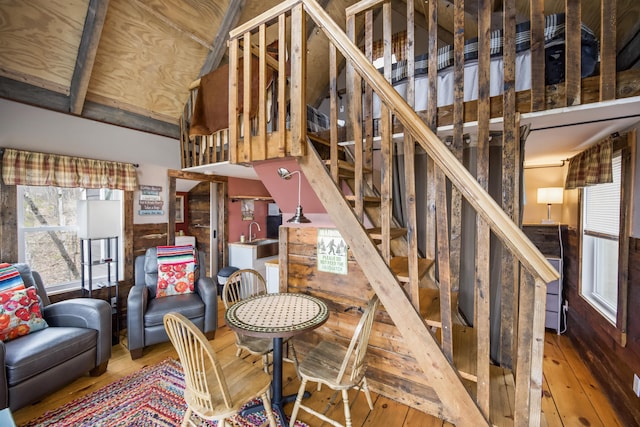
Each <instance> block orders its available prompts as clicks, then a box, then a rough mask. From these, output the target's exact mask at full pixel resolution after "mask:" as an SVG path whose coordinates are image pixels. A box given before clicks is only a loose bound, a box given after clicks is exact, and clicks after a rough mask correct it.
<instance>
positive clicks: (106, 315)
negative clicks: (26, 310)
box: [42, 298, 111, 366]
mask: <svg viewBox="0 0 640 427" xmlns="http://www.w3.org/2000/svg"><path fill="white" fill-rule="evenodd" d="M42 311H43V313H42V316H43V317H44V319H45V320H46V321H47V323H48V324H49V326H72V327H76V328H90V329H95V330H96V331H98V343H97V349H96V366H99V365H101V364H103V363H104V362H107V361H108V360H109V358H110V357H111V306H110V305H109V303H108V302H106V301H104V300H101V299H92V298H74V299H70V300H66V301H60V302H57V303H55V304H51V305H48V306H46V307H44V309H43V310H42Z"/></svg>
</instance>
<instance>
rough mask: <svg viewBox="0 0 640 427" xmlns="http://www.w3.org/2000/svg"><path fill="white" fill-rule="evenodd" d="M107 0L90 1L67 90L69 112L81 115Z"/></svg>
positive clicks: (107, 4)
mask: <svg viewBox="0 0 640 427" xmlns="http://www.w3.org/2000/svg"><path fill="white" fill-rule="evenodd" d="M108 8H109V0H90V2H89V7H88V8H87V16H86V18H85V21H84V28H83V31H82V38H81V39H80V47H79V48H78V56H77V58H76V66H75V68H74V70H73V76H72V78H71V85H70V88H69V112H70V113H72V114H76V115H80V114H82V108H83V107H84V101H85V98H86V96H87V91H88V90H89V81H90V80H91V73H92V71H93V64H94V62H95V59H96V52H97V51H98V44H99V43H100V36H101V34H102V28H103V27H104V20H105V17H106V16H107V9H108Z"/></svg>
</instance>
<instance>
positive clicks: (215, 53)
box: [0, 0, 640, 138]
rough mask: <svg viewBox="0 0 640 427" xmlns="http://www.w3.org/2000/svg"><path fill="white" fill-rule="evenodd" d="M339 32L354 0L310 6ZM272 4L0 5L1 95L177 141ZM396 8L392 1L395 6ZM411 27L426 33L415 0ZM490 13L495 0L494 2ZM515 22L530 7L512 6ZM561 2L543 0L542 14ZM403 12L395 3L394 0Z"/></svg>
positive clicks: (627, 34)
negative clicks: (191, 100)
mask: <svg viewBox="0 0 640 427" xmlns="http://www.w3.org/2000/svg"><path fill="white" fill-rule="evenodd" d="M317 1H318V2H319V3H320V4H321V5H322V6H323V7H324V8H325V9H326V10H327V11H328V12H329V13H330V14H331V16H332V17H333V18H334V20H335V21H336V22H338V23H339V24H340V25H341V26H343V27H344V23H345V9H346V8H347V7H348V6H350V5H352V4H354V3H356V1H355V0H317ZM437 1H438V3H439V34H440V38H441V41H440V42H441V43H450V42H451V40H449V38H451V37H452V36H451V35H452V33H453V19H452V10H453V7H452V3H453V1H454V0H437ZM278 3H280V2H279V1H278V0H215V1H214V0H28V1H25V0H0V97H2V98H7V99H11V100H15V101H18V102H24V103H28V104H32V105H36V106H40V107H44V108H48V109H52V110H55V111H60V112H65V113H70V114H75V115H78V116H83V117H87V118H91V119H95V120H99V121H104V122H107V123H113V124H117V125H121V126H126V127H130V128H134V129H139V130H143V131H147V132H152V133H157V134H161V135H166V136H170V137H175V138H177V136H178V119H179V117H180V115H181V113H182V110H183V107H184V103H185V101H186V100H187V97H188V94H189V85H190V84H191V83H192V82H193V81H194V80H196V79H197V78H198V77H199V76H201V75H203V74H205V73H207V72H209V71H211V70H213V69H215V68H216V67H218V66H219V65H220V64H221V63H224V62H225V61H226V40H227V35H228V32H229V30H230V29H232V28H234V27H235V26H237V25H239V24H241V23H244V22H247V21H249V20H250V19H252V18H253V17H255V16H257V15H258V14H260V13H262V12H264V11H266V10H268V9H270V8H271V7H273V6H274V5H276V4H278ZM396 3H397V4H396ZM415 3H416V14H417V15H416V21H417V25H418V26H421V27H425V26H426V19H425V18H424V9H425V7H426V6H425V3H426V2H424V1H421V0H417V1H416V2H415ZM493 3H494V4H495V6H494V11H495V12H499V9H500V7H501V4H502V2H501V1H499V0H494V1H493ZM516 3H517V6H518V7H517V8H518V20H519V21H523V20H526V19H527V16H528V14H529V0H517V1H516ZM564 4H565V0H547V1H546V5H545V12H546V13H554V12H558V11H561V10H562V9H563V8H564ZM599 5H600V1H599V0H583V1H582V11H583V16H582V19H583V21H584V22H585V23H586V24H587V25H588V26H589V27H591V28H592V29H593V30H594V31H596V33H597V32H598V31H599V28H600V16H599V15H600V13H599V10H600V6H599ZM394 7H395V8H402V7H403V3H402V2H394ZM465 10H466V12H467V20H466V21H467V24H466V31H465V35H466V36H467V37H473V36H475V34H473V32H474V30H473V28H475V24H476V19H475V13H476V11H477V2H476V1H472V0H466V1H465ZM617 15H618V38H617V43H618V44H617V46H618V51H619V60H618V62H619V69H621V68H620V67H624V68H622V69H626V68H629V67H631V66H633V65H634V64H635V65H636V66H637V64H638V56H639V55H640V47H639V46H640V33H639V29H640V6H639V3H638V1H637V0H618V11H617ZM307 35H308V42H307V47H308V52H309V57H308V66H307V69H308V72H309V73H310V74H311V73H313V75H310V76H309V77H308V83H309V87H308V89H307V93H308V98H309V99H308V101H309V102H311V103H314V102H317V101H318V100H319V99H321V98H322V97H323V96H324V95H325V93H326V90H327V84H328V69H327V67H326V66H325V65H324V64H326V58H327V46H326V39H325V38H324V37H321V36H320V35H318V34H317V32H316V31H314V28H313V27H312V26H309V27H308V34H307Z"/></svg>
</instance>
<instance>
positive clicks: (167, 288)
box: [156, 245, 195, 298]
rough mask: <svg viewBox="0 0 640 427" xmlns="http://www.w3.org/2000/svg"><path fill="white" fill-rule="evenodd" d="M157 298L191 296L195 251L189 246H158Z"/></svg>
mask: <svg viewBox="0 0 640 427" xmlns="http://www.w3.org/2000/svg"><path fill="white" fill-rule="evenodd" d="M157 251H158V286H157V289H156V297H157V298H162V297H166V296H170V295H180V294H190V293H193V291H194V275H195V262H194V251H193V247H192V246H191V245H188V246H158V248H157Z"/></svg>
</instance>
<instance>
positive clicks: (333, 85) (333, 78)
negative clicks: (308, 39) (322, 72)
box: [329, 43, 339, 183]
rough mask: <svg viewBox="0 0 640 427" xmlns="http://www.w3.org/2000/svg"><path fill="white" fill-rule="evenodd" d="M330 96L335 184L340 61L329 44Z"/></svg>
mask: <svg viewBox="0 0 640 427" xmlns="http://www.w3.org/2000/svg"><path fill="white" fill-rule="evenodd" d="M329 96H330V103H331V109H330V111H329V114H330V120H329V121H330V126H331V128H330V131H329V132H330V137H329V139H330V141H329V142H330V144H331V147H330V150H331V154H330V157H329V159H330V165H329V172H330V173H331V178H332V179H333V182H335V183H337V182H338V180H339V177H338V172H339V171H338V60H337V52H336V46H335V45H334V44H333V43H329Z"/></svg>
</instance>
